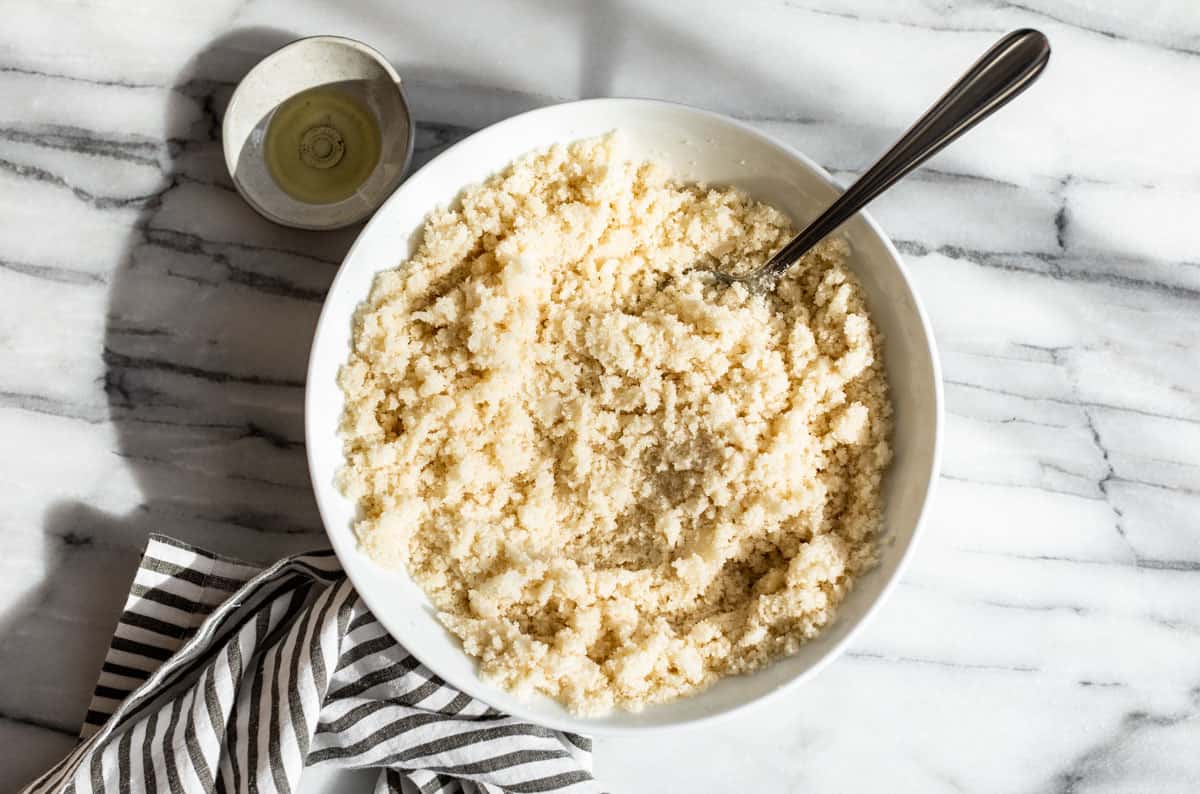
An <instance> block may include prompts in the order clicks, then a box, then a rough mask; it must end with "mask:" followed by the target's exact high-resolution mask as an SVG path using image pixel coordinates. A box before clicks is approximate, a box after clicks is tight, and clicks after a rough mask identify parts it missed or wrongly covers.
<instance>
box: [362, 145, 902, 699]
mask: <svg viewBox="0 0 1200 794" xmlns="http://www.w3.org/2000/svg"><path fill="white" fill-rule="evenodd" d="M621 148H622V147H621V143H620V138H619V136H614V135H610V136H606V137H603V138H598V139H590V140H585V141H580V142H577V143H574V144H571V145H569V146H555V147H553V148H551V149H549V150H547V151H543V152H538V153H534V154H531V155H528V156H525V157H524V158H522V159H520V160H518V161H517V162H515V163H514V164H513V165H511V166H509V167H508V168H507V169H506V170H505V171H503V172H502V173H499V174H497V175H495V176H493V177H492V178H490V179H488V180H487V181H486V182H484V183H483V184H482V185H478V186H476V187H472V188H470V189H468V190H467V191H466V192H465V193H464V194H463V195H462V197H461V200H460V202H459V204H458V206H457V207H455V208H448V209H443V210H439V211H437V212H435V213H433V214H432V215H431V216H430V218H429V219H428V221H427V224H426V226H425V229H424V234H423V241H422V243H421V245H420V247H419V250H418V251H417V253H416V254H415V255H414V256H413V257H412V259H411V260H410V261H408V262H406V263H405V264H403V265H402V266H401V267H399V268H397V269H396V270H392V271H388V272H384V273H381V274H380V275H379V276H378V277H377V279H376V281H375V284H374V287H373V289H372V291H371V294H370V297H369V299H368V300H367V301H366V302H365V303H364V305H363V306H362V307H361V308H360V311H359V313H358V315H357V318H356V328H355V332H354V348H353V353H352V355H351V358H350V360H349V362H348V363H347V364H346V365H345V366H344V367H343V369H342V371H341V376H340V381H341V386H342V388H343V390H344V391H345V394H346V398H347V406H346V413H345V416H344V425H343V432H344V434H345V451H346V457H347V460H346V465H345V467H344V468H343V470H342V472H341V475H340V479H341V486H342V488H343V490H344V491H345V492H346V493H347V494H348V495H350V496H351V497H353V498H355V499H356V500H358V503H359V505H360V507H361V520H360V521H359V523H358V524H357V527H356V530H357V533H358V537H359V540H360V542H361V545H362V546H363V547H364V548H365V550H366V551H367V552H368V553H369V554H370V555H371V556H372V557H374V558H375V559H376V560H378V561H380V562H382V563H384V564H387V565H392V566H404V567H407V569H408V571H409V572H410V574H411V575H412V576H413V577H414V578H415V580H416V581H417V582H418V583H419V584H420V585H421V586H422V587H423V589H424V590H425V592H426V593H428V595H429V597H430V599H431V600H432V601H433V603H434V604H435V606H436V607H437V609H438V610H439V612H440V617H441V620H442V621H443V622H444V623H445V625H446V626H447V627H448V628H449V629H450V631H452V632H453V633H454V634H456V635H457V636H458V637H460V638H461V640H462V643H463V647H464V648H465V649H466V651H467V652H468V653H470V654H471V655H472V656H474V657H476V658H477V659H478V660H479V662H480V665H481V670H482V673H483V674H484V675H485V676H486V677H488V678H490V679H492V680H494V681H496V682H498V683H499V684H501V685H503V686H504V687H506V688H509V689H511V690H514V691H516V692H517V693H518V694H528V693H530V692H534V691H538V692H543V693H546V694H548V695H550V696H552V697H555V698H557V699H559V700H560V701H562V702H563V703H565V704H566V705H567V706H568V707H569V708H570V709H572V710H573V711H574V712H576V713H580V714H597V713H602V712H604V711H606V710H608V709H610V708H612V707H614V706H615V707H622V708H627V709H634V710H636V709H638V708H640V707H642V706H644V705H646V704H649V703H659V702H664V701H668V700H671V699H674V698H677V697H679V696H681V695H686V694H688V693H692V692H695V691H697V690H699V689H701V688H703V687H705V686H707V685H709V684H711V683H712V682H713V681H715V680H717V679H718V678H719V677H721V676H725V675H730V674H736V673H741V672H745V671H749V670H753V669H755V668H758V667H761V666H762V665H764V664H765V663H767V662H768V661H770V660H771V659H773V658H776V657H778V656H780V655H783V654H787V653H790V652H793V651H794V650H795V649H796V648H797V647H798V646H799V645H800V644H801V643H803V642H804V641H805V640H807V639H810V638H812V637H813V636H815V635H816V634H817V633H818V632H819V631H821V629H822V628H823V627H824V626H826V625H827V624H828V623H829V622H830V620H831V619H832V617H833V615H834V612H835V609H836V607H837V605H838V603H839V602H840V601H841V600H842V598H843V597H844V596H845V594H846V593H847V591H848V590H849V589H850V587H851V585H852V583H853V581H854V579H855V577H856V576H857V575H858V574H860V573H861V572H863V571H864V570H865V569H867V568H868V567H870V566H871V565H872V563H873V562H874V554H875V539H876V536H877V533H878V530H879V526H880V520H881V501H880V500H881V496H880V478H881V476H882V474H883V472H884V469H885V468H886V466H887V463H888V460H889V457H890V450H889V447H888V440H887V439H888V432H889V425H890V414H891V408H890V404H889V402H888V396H887V386H886V382H885V379H884V373H883V370H882V366H881V363H880V360H879V349H880V340H879V337H878V335H877V334H876V332H875V329H874V327H873V325H872V323H871V321H870V319H869V317H868V315H867V312H866V309H865V306H864V304H863V298H862V294H861V292H860V289H859V287H858V284H857V282H856V281H855V279H854V277H853V275H852V274H851V273H850V272H849V270H848V269H847V267H846V264H845V259H846V256H847V254H848V248H847V245H846V244H845V243H844V242H843V241H841V240H837V239H833V240H828V241H826V242H825V243H823V244H822V245H821V246H819V247H818V248H817V249H816V250H814V251H813V252H811V253H810V254H808V255H807V256H806V257H805V258H804V260H803V261H802V262H801V263H799V264H798V265H797V266H795V267H793V268H792V269H791V271H790V272H789V273H788V274H787V275H785V276H784V277H783V278H782V279H781V281H780V282H779V284H778V286H777V287H776V289H775V290H774V292H773V293H771V294H769V295H766V296H763V295H752V294H749V293H748V292H747V291H746V290H745V289H744V288H743V287H741V286H738V285H735V286H720V285H717V284H715V283H714V282H713V281H712V280H711V278H709V277H705V276H703V275H700V274H698V273H693V272H689V271H691V270H692V269H693V268H695V266H696V265H697V263H701V264H707V265H708V266H715V267H717V268H723V269H727V270H730V271H733V270H738V269H744V268H749V267H753V266H756V265H758V264H760V263H761V262H763V261H765V259H766V258H767V257H768V256H769V255H770V254H771V253H772V252H773V251H774V250H776V249H777V248H778V247H780V246H781V245H782V244H783V243H784V242H786V241H787V240H788V239H789V237H790V236H791V235H792V234H793V229H792V226H791V224H790V221H789V219H788V218H787V217H786V216H785V215H784V214H783V213H781V212H779V211H778V210H776V209H774V208H772V207H770V206H767V205H765V204H761V203H757V202H755V201H753V200H752V199H750V198H749V197H747V196H746V195H745V194H744V193H741V192H739V191H737V190H734V189H729V188H724V187H711V186H705V185H699V184H684V183H679V182H675V181H672V180H671V179H669V178H668V176H667V175H666V174H665V173H664V172H663V170H662V169H661V168H659V167H657V166H655V165H654V164H651V163H644V162H632V161H630V160H629V159H627V158H626V157H624V156H623V155H622V153H621Z"/></svg>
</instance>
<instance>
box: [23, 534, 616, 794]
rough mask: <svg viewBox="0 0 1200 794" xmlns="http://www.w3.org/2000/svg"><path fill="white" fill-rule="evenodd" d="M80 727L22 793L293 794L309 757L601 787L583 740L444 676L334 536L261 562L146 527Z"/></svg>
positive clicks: (450, 777) (507, 787) (389, 774)
mask: <svg viewBox="0 0 1200 794" xmlns="http://www.w3.org/2000/svg"><path fill="white" fill-rule="evenodd" d="M81 739H82V740H81V742H80V744H79V746H78V747H76V748H75V750H74V751H73V752H72V753H71V754H70V755H68V756H67V757H66V758H64V759H63V760H62V761H60V762H59V763H58V765H57V766H55V767H54V768H52V769H50V770H49V771H48V772H46V773H45V774H44V775H42V776H41V777H40V778H38V779H37V780H36V781H34V782H33V783H31V784H30V785H29V786H28V787H27V788H26V789H25V791H26V792H30V793H33V792H37V794H43V792H70V793H71V794H84V792H122V793H124V792H131V791H138V792H143V791H144V792H156V791H162V792H171V794H180V792H200V791H203V792H214V791H216V792H230V793H232V792H281V793H283V794H288V793H290V792H294V791H296V790H297V785H298V784H299V781H300V777H301V773H302V771H303V770H304V767H305V766H306V765H312V764H338V765H341V766H346V767H354V768H362V767H375V768H379V769H380V776H379V781H378V783H377V784H376V787H375V791H376V793H377V794H383V793H384V792H387V793H389V794H400V792H401V791H403V790H410V791H411V790H416V791H420V792H422V794H432V792H464V793H465V794H476V792H480V793H482V792H487V793H488V794H492V793H493V792H538V791H550V792H558V791H566V792H572V794H583V793H584V792H598V791H599V790H600V788H599V786H598V785H597V783H596V781H595V780H594V779H593V778H592V775H591V773H590V771H589V770H590V768H591V742H590V740H588V739H587V738H585V737H582V736H576V735H572V734H567V733H562V732H559V731H553V730H549V729H547V728H543V727H540V726H538V725H533V724H531V723H528V722H522V721H521V720H517V719H514V718H513V717H509V716H506V715H504V714H501V713H499V712H497V711H495V710H494V709H492V708H490V707H488V706H487V705H486V704H484V703H482V702H480V701H478V700H475V699H474V698H471V697H469V696H467V695H466V694H464V693H462V692H459V691H457V690H455V689H453V688H452V687H450V686H449V685H447V684H446V683H445V682H443V681H441V680H440V679H439V678H438V677H437V676H435V675H434V674H433V673H432V672H430V671H429V670H428V669H427V668H425V667H424V666H423V665H421V663H420V662H418V661H417V660H416V659H414V658H413V657H412V656H410V655H409V654H408V653H407V652H406V651H405V650H404V649H403V648H402V647H400V646H399V645H397V644H396V642H395V641H394V640H393V639H392V638H391V635H389V634H388V633H387V632H386V631H385V630H384V628H383V627H382V626H381V625H380V624H379V622H378V621H377V620H375V618H374V616H373V615H372V614H371V613H370V612H369V611H367V608H366V606H365V605H364V604H363V603H362V601H361V600H360V599H359V597H358V594H357V593H356V592H355V591H354V588H353V587H351V586H350V583H349V581H348V580H347V579H346V576H345V574H344V573H343V572H342V569H341V567H340V566H339V565H338V562H337V558H336V557H334V556H333V553H332V552H328V551H318V552H313V553H311V554H302V555H299V556H296V557H289V558H287V559H285V560H282V561H280V562H278V563H276V564H274V565H272V566H270V567H269V568H267V569H265V570H260V569H259V568H257V567H256V566H252V565H248V564H246V563H242V562H237V561H234V560H229V559H225V558H222V557H218V556H216V555H214V554H210V553H208V552H206V551H202V550H200V549H196V548H193V547H191V546H187V545H184V544H182V543H180V542H178V541H175V540H172V539H170V538H167V537H163V536H161V535H156V536H153V537H151V538H150V541H149V543H148V545H147V547H146V552H145V554H144V556H143V557H142V562H141V566H140V567H139V568H138V572H137V576H136V578H135V579H134V582H133V587H132V588H131V589H130V592H129V598H128V600H127V601H126V602H125V611H124V613H123V614H122V615H121V620H120V622H119V623H118V624H117V630H116V635H115V636H114V637H113V641H112V646H111V647H110V648H109V651H108V656H107V657H106V658H105V661H104V666H103V668H102V670H101V674H100V680H99V682H98V683H97V685H96V690H95V695H94V697H93V699H92V705H91V708H90V709H89V711H88V714H87V721H86V723H85V725H84V728H83V731H82V735H81ZM402 781H407V783H408V784H410V785H408V786H405V787H403V788H402Z"/></svg>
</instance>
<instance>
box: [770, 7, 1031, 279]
mask: <svg viewBox="0 0 1200 794" xmlns="http://www.w3.org/2000/svg"><path fill="white" fill-rule="evenodd" d="M1049 60H1050V42H1049V41H1047V39H1046V37H1045V36H1044V35H1042V34H1041V33H1039V32H1038V31H1036V30H1030V29H1024V30H1017V31H1013V32H1012V33H1009V34H1008V35H1007V36H1005V37H1004V38H1002V39H1000V41H998V42H996V44H995V45H994V46H993V47H992V48H991V49H990V50H988V51H987V52H985V53H984V54H983V57H981V58H980V59H979V60H978V61H976V62H975V64H974V65H973V66H972V67H971V68H970V69H968V70H967V73H966V74H964V75H963V76H962V77H961V78H959V80H958V82H957V83H955V84H954V85H953V86H951V88H950V90H949V91H947V92H946V93H945V94H944V95H943V96H942V98H941V99H939V100H938V101H937V102H936V103H935V104H934V105H933V107H931V108H929V110H927V111H926V112H925V115H924V116H922V117H921V118H920V119H919V120H918V121H917V123H916V124H914V125H913V126H912V127H911V128H909V130H908V132H906V133H904V137H902V138H901V139H900V140H899V141H897V142H896V145H895V146H893V147H892V148H891V149H890V150H889V151H888V153H887V154H885V155H884V156H883V157H881V158H879V160H878V161H877V162H876V163H875V165H873V166H871V168H870V169H869V170H868V171H867V172H866V173H865V174H863V175H862V176H861V177H859V179H858V181H857V182H855V183H854V184H853V185H851V186H850V188H849V190H847V191H846V192H845V193H843V194H842V195H841V197H840V198H838V200H837V201H835V202H834V203H833V204H832V205H831V206H830V207H829V209H827V210H825V212H824V213H822V214H821V216H820V217H819V218H817V219H816V220H815V221H813V222H812V223H811V224H809V225H808V227H807V228H805V229H804V231H802V232H800V234H799V235H797V236H796V238H795V239H794V240H792V241H791V242H790V243H788V244H787V245H785V246H784V247H783V248H782V249H780V250H779V252H778V253H776V254H775V255H774V256H773V257H771V259H770V260H769V261H768V262H767V263H766V264H765V265H763V267H762V270H761V271H760V272H762V273H763V274H764V275H777V274H779V273H782V272H783V271H784V270H786V269H787V268H788V267H789V266H790V265H791V264H792V263H793V262H795V261H796V260H797V259H799V258H800V257H801V256H802V255H803V254H804V253H805V252H806V251H808V249H810V248H812V247H813V246H814V245H816V244H817V243H819V242H820V241H821V240H823V239H824V238H825V237H826V236H827V235H828V234H829V233H830V232H832V231H833V230H834V229H836V228H837V227H838V226H840V225H841V224H842V223H843V222H844V221H846V220H848V219H849V218H850V217H851V216H852V215H854V213H856V212H858V211H859V210H860V209H862V208H863V207H864V206H866V205H867V204H868V203H869V202H870V201H871V200H872V199H874V198H875V197H876V196H878V195H879V194H880V193H882V192H883V191H885V190H887V189H888V188H889V187H891V185H892V184H893V183H895V182H896V180H898V179H900V177H902V176H904V175H905V174H907V173H908V172H909V171H911V170H913V169H914V168H916V167H917V166H918V165H920V164H921V163H923V162H925V161H926V160H928V159H929V158H930V157H932V156H933V155H934V154H936V153H937V152H939V151H941V150H942V148H944V147H945V146H946V145H947V144H949V143H950V142H951V141H954V140H956V139H957V138H958V137H959V136H960V135H962V134H963V133H964V132H966V131H967V130H969V129H971V128H972V127H974V126H975V125H976V124H978V123H979V122H981V121H983V120H984V119H985V118H987V117H988V116H990V115H991V114H992V113H994V112H995V111H997V110H999V109H1000V108H1001V107H1003V106H1004V105H1005V104H1007V103H1008V101H1009V100H1011V99H1012V98H1013V97H1015V96H1016V95H1017V94H1019V93H1021V92H1022V91H1024V90H1025V89H1026V88H1028V87H1029V85H1030V84H1031V83H1032V82H1033V81H1034V80H1036V79H1037V77H1038V75H1040V74H1041V73H1042V70H1043V69H1044V68H1045V67H1046V62H1047V61H1049Z"/></svg>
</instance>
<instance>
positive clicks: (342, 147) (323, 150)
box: [263, 84, 381, 204]
mask: <svg viewBox="0 0 1200 794" xmlns="http://www.w3.org/2000/svg"><path fill="white" fill-rule="evenodd" d="M357 93H358V92H354V91H352V90H350V89H349V88H348V87H342V86H338V85H336V84H334V85H325V86H318V87H316V88H310V89H308V90H307V91H302V92H300V93H299V94H296V95H295V96H293V97H291V98H290V99H288V100H287V101H285V102H283V103H282V104H280V105H279V107H278V108H276V109H275V112H274V114H273V115H272V117H271V120H270V123H269V124H268V126H267V130H266V135H265V136H264V139H263V156H264V158H265V160H266V164H267V171H268V173H270V175H271V178H272V179H273V180H274V181H275V184H277V185H278V186H279V188H280V190H282V191H283V192H284V193H286V194H288V195H289V196H291V197H292V198H294V199H296V200H297V201H302V202H305V203H307V204H336V203H337V202H339V201H343V200H345V199H347V198H349V197H350V196H353V195H354V193H355V191H357V190H358V189H359V188H360V187H362V185H363V184H364V183H365V182H366V181H367V179H368V178H369V177H370V176H371V173H372V172H373V171H374V170H375V166H376V165H378V164H379V156H380V150H381V140H380V139H381V136H380V131H379V122H378V121H377V120H376V117H375V114H374V113H372V112H371V110H370V108H368V107H367V104H366V102H365V101H364V100H363V99H362V98H360V97H359V96H356V94H357Z"/></svg>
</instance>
